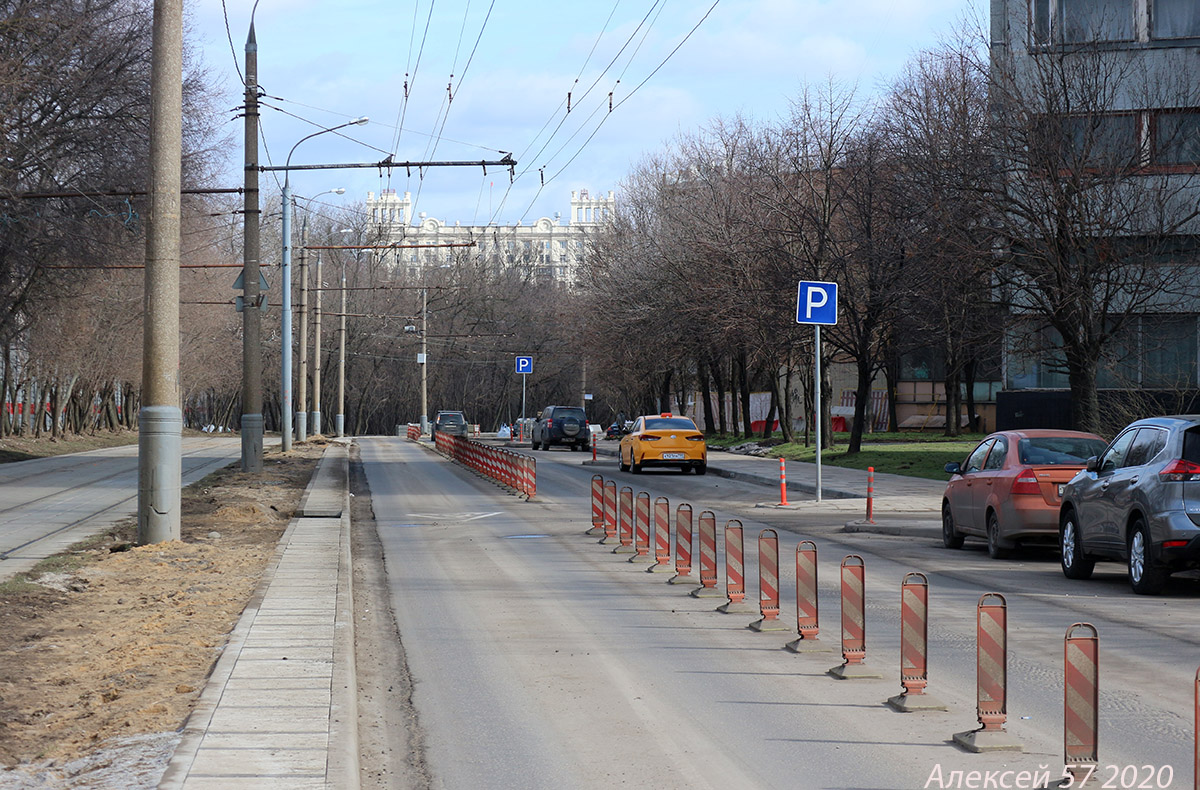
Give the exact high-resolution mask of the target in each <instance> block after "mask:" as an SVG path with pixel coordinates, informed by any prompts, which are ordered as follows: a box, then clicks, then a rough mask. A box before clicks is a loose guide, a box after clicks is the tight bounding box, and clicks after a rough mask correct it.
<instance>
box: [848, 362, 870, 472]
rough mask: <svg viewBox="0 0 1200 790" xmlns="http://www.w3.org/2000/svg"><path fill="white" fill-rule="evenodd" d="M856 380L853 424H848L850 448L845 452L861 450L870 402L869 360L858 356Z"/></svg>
mask: <svg viewBox="0 0 1200 790" xmlns="http://www.w3.org/2000/svg"><path fill="white" fill-rule="evenodd" d="M856 367H857V368H858V382H857V387H856V388H855V390H854V424H853V425H851V426H850V449H849V450H848V451H847V452H851V453H857V452H861V451H862V437H863V426H864V425H865V423H866V421H867V406H868V405H870V403H871V372H872V371H871V362H870V360H868V359H866V358H860V359H859V360H858V364H857V366H856Z"/></svg>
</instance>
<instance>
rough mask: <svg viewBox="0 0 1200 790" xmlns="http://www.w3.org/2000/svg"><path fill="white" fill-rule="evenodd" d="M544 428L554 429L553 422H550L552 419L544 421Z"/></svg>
mask: <svg viewBox="0 0 1200 790" xmlns="http://www.w3.org/2000/svg"><path fill="white" fill-rule="evenodd" d="M546 427H547V428H553V427H554V420H552V419H547V420H546Z"/></svg>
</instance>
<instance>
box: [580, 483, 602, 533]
mask: <svg viewBox="0 0 1200 790" xmlns="http://www.w3.org/2000/svg"><path fill="white" fill-rule="evenodd" d="M583 534H584V535H603V534H604V476H603V475H592V527H591V529H589V530H587V531H586V532H584V533H583Z"/></svg>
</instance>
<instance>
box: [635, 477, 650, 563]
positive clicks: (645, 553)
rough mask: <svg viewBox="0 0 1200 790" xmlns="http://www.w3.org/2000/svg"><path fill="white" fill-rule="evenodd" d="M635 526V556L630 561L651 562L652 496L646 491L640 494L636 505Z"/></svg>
mask: <svg viewBox="0 0 1200 790" xmlns="http://www.w3.org/2000/svg"><path fill="white" fill-rule="evenodd" d="M633 526H634V539H633V548H634V555H633V556H632V557H630V558H629V561H630V562H650V561H651V560H652V559H653V558H652V557H651V556H650V495H649V494H647V493H646V492H645V491H639V492H638V495H637V502H636V504H635V505H634V515H633Z"/></svg>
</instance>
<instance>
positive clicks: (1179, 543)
mask: <svg viewBox="0 0 1200 790" xmlns="http://www.w3.org/2000/svg"><path fill="white" fill-rule="evenodd" d="M1187 544H1188V542H1187V541H1186V540H1164V541H1163V548H1164V549H1181V548H1183V547H1184V546H1186V545H1187Z"/></svg>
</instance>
